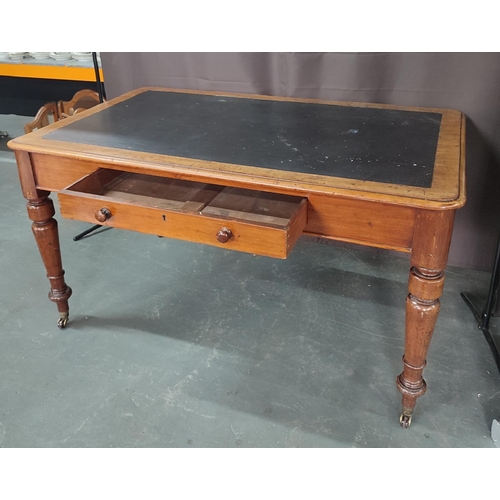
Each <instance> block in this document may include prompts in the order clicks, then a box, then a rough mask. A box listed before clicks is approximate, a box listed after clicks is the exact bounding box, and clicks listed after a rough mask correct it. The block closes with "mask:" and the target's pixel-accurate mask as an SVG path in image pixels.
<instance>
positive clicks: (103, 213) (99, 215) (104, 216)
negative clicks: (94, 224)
mask: <svg viewBox="0 0 500 500" xmlns="http://www.w3.org/2000/svg"><path fill="white" fill-rule="evenodd" d="M110 217H111V212H110V210H109V208H101V209H100V210H98V211H97V212H96V213H95V218H96V219H97V220H98V221H99V222H106V221H107V220H108V219H109V218H110Z"/></svg>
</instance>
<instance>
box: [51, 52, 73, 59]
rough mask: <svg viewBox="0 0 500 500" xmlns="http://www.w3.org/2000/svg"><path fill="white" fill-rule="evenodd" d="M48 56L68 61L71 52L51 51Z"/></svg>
mask: <svg viewBox="0 0 500 500" xmlns="http://www.w3.org/2000/svg"><path fill="white" fill-rule="evenodd" d="M50 57H52V59H54V60H56V61H69V60H70V59H71V52H51V53H50Z"/></svg>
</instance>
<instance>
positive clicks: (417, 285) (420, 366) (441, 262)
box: [397, 210, 454, 427]
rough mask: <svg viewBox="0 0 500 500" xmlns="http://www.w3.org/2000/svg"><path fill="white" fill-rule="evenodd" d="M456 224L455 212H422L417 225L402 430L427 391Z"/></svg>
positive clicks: (399, 382)
mask: <svg viewBox="0 0 500 500" xmlns="http://www.w3.org/2000/svg"><path fill="white" fill-rule="evenodd" d="M453 220H454V211H431V210H420V211H419V212H418V213H417V217H416V221H415V231H414V236H413V248H412V255H411V269H410V277H409V280H408V290H409V294H408V297H407V299H406V336H405V353H404V356H403V365H404V368H403V372H402V373H401V375H399V376H398V378H397V387H398V389H399V390H400V392H401V393H402V394H403V411H402V414H401V418H400V423H401V426H402V427H408V426H409V425H410V423H411V418H412V414H413V409H414V408H415V403H416V400H417V398H418V397H419V396H422V394H424V393H425V390H426V384H425V381H424V379H423V378H422V372H423V370H424V367H425V364H426V361H425V358H426V356H427V351H428V349H429V345H430V342H431V338H432V333H433V331H434V325H435V324H436V320H437V317H438V313H439V307H440V303H439V298H440V297H441V294H442V292H443V286H444V273H443V271H444V269H445V267H446V262H447V260H448V250H449V247H450V241H451V233H452V229H453Z"/></svg>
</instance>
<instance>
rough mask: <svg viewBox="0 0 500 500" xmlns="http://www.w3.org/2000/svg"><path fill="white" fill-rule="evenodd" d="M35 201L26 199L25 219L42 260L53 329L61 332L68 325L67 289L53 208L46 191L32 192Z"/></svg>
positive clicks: (69, 290)
mask: <svg viewBox="0 0 500 500" xmlns="http://www.w3.org/2000/svg"><path fill="white" fill-rule="evenodd" d="M36 195H37V198H30V199H28V215H29V218H30V219H31V220H32V221H33V224H32V226H31V227H32V229H33V234H34V235H35V240H36V243H37V245H38V250H39V251H40V255H41V257H42V260H43V263H44V265H45V270H46V272H47V278H48V279H49V281H50V292H49V299H50V300H51V301H52V302H55V303H56V304H57V309H58V311H59V315H60V318H59V321H58V323H57V326H58V327H59V328H65V327H66V325H67V323H68V317H69V305H68V299H69V298H70V296H71V288H70V287H69V286H68V285H66V283H65V281H64V270H63V268H62V261H61V250H60V248H59V232H58V230H57V221H56V220H55V219H54V218H53V216H54V214H55V211H54V204H53V203H52V200H51V199H50V198H49V193H48V192H47V191H38V190H37V191H36Z"/></svg>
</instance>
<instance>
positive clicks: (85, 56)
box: [72, 52, 92, 61]
mask: <svg viewBox="0 0 500 500" xmlns="http://www.w3.org/2000/svg"><path fill="white" fill-rule="evenodd" d="M72 54H73V59H76V60H77V61H90V60H92V52H72Z"/></svg>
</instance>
